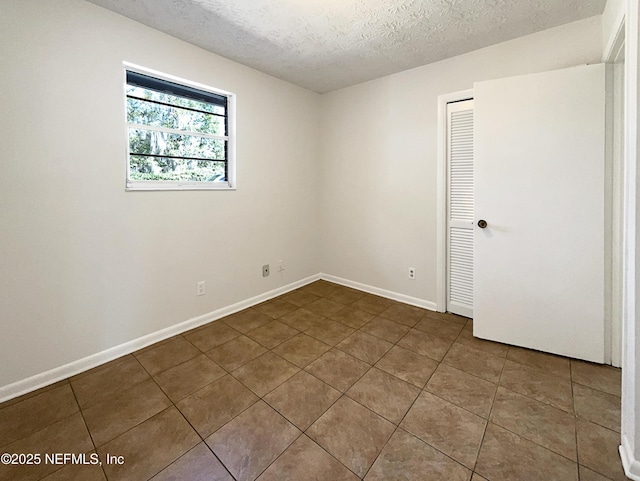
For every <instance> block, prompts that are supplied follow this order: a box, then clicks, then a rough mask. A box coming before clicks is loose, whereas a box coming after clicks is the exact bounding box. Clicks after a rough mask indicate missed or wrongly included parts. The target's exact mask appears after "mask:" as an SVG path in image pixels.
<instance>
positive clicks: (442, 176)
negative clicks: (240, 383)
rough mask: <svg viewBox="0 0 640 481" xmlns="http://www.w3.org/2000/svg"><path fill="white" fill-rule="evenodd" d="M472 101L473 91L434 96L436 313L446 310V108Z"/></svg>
mask: <svg viewBox="0 0 640 481" xmlns="http://www.w3.org/2000/svg"><path fill="white" fill-rule="evenodd" d="M471 99H473V89H467V90H460V91H458V92H453V93H449V94H443V95H439V96H438V153H437V157H436V160H437V161H436V165H437V171H436V183H437V203H436V210H437V214H436V256H437V257H436V311H438V312H445V311H446V310H447V198H448V188H447V104H449V103H452V102H460V101H463V100H471Z"/></svg>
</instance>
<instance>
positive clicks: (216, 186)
mask: <svg viewBox="0 0 640 481" xmlns="http://www.w3.org/2000/svg"><path fill="white" fill-rule="evenodd" d="M125 190H126V191H127V192H131V191H158V190H236V188H235V187H232V186H231V185H230V184H229V182H166V181H164V182H153V181H138V182H136V181H130V182H127V185H126V188H125Z"/></svg>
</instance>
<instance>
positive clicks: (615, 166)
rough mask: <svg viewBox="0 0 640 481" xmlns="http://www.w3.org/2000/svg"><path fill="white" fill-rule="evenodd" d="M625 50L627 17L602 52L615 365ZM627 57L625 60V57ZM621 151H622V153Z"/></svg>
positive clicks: (616, 358) (617, 356)
mask: <svg viewBox="0 0 640 481" xmlns="http://www.w3.org/2000/svg"><path fill="white" fill-rule="evenodd" d="M624 54H625V19H624V16H623V17H622V18H621V19H619V24H618V28H617V30H616V32H615V33H614V35H613V36H612V38H611V39H610V40H609V42H608V45H607V47H606V48H605V54H604V56H603V60H604V62H605V63H606V64H607V67H608V71H607V139H606V142H607V147H606V148H607V151H606V155H607V160H606V171H607V175H608V179H607V189H608V192H607V198H606V201H607V204H606V208H607V212H608V215H609V217H610V219H609V220H608V222H607V223H606V228H607V230H608V234H609V238H608V239H607V240H608V245H607V248H606V254H607V257H606V258H605V259H606V268H607V271H606V284H605V289H607V290H606V291H605V293H606V299H605V301H606V303H605V306H606V307H605V313H606V317H605V319H606V324H605V329H606V330H605V342H606V343H607V344H606V350H605V354H606V360H607V362H609V363H611V364H612V365H613V366H615V367H620V366H621V365H622V330H623V327H622V323H623V321H622V318H623V283H624V279H623V277H624V266H623V263H624V260H623V258H624V249H623V237H624V226H623V224H624V187H625V185H624V182H625V181H624V179H625V172H624V162H625V160H624V124H625V118H624V117H625V116H624V111H622V112H620V111H619V110H617V109H618V108H620V107H623V104H622V105H621V104H620V96H621V95H622V96H624V68H622V69H621V68H620V60H621V57H622V59H624ZM623 61H624V60H623ZM621 153H622V155H620V154H621Z"/></svg>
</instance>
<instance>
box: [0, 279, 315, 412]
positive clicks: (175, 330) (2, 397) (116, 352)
mask: <svg viewBox="0 0 640 481" xmlns="http://www.w3.org/2000/svg"><path fill="white" fill-rule="evenodd" d="M320 277H321V275H320V274H315V275H313V276H310V277H307V278H305V279H302V280H299V281H296V282H293V283H291V284H287V285H286V286H282V287H278V288H277V289H273V290H271V291H269V292H265V293H264V294H260V295H258V296H255V297H251V298H250V299H246V300H244V301H240V302H237V303H235V304H232V305H230V306H226V307H222V308H220V309H216V310H215V311H211V312H208V313H206V314H203V315H201V316H198V317H194V318H192V319H188V320H186V321H184V322H181V323H179V324H174V325H173V326H169V327H167V328H165V329H161V330H159V331H155V332H152V333H151V334H147V335H146V336H142V337H139V338H137V339H133V340H132V341H128V342H125V343H123V344H120V345H118V346H114V347H111V348H109V349H106V350H104V351H102V352H98V353H96V354H92V355H90V356H87V357H84V358H82V359H78V360H77V361H73V362H70V363H68V364H65V365H63V366H59V367H56V368H53V369H51V370H49V371H45V372H42V373H39V374H36V375H34V376H31V377H28V378H26V379H22V380H20V381H16V382H14V383H12V384H7V385H6V386H2V387H0V403H1V402H4V401H8V400H9V399H13V398H15V397H18V396H22V395H23V394H26V393H29V392H31V391H35V390H37V389H40V388H43V387H45V386H48V385H50V384H53V383H55V382H58V381H61V380H62V379H66V378H68V377H70V376H75V375H76V374H80V373H81V372H84V371H86V370H88V369H91V368H94V367H96V366H100V365H101V364H104V363H106V362H109V361H113V360H114V359H117V358H119V357H122V356H124V355H126V354H131V353H132V352H135V351H137V350H139V349H142V348H144V347H147V346H150V345H151V344H155V343H156V342H159V341H164V340H165V339H168V338H170V337H172V336H175V335H177V334H181V333H183V332H186V331H188V330H190V329H194V328H196V327H199V326H202V325H204V324H207V323H209V322H212V321H216V320H218V319H220V318H222V317H225V316H228V315H230V314H233V313H235V312H238V311H241V310H243V309H246V308H248V307H251V306H255V305H256V304H260V303H261V302H264V301H267V300H269V299H272V298H274V297H277V296H280V295H282V294H285V293H287V292H289V291H292V290H294V289H298V288H299V287H302V286H304V285H306V284H309V283H311V282H314V281H317V280H318V279H320Z"/></svg>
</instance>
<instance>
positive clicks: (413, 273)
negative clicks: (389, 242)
mask: <svg viewBox="0 0 640 481" xmlns="http://www.w3.org/2000/svg"><path fill="white" fill-rule="evenodd" d="M415 278H416V268H415V267H409V279H411V280H413V279H415Z"/></svg>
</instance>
